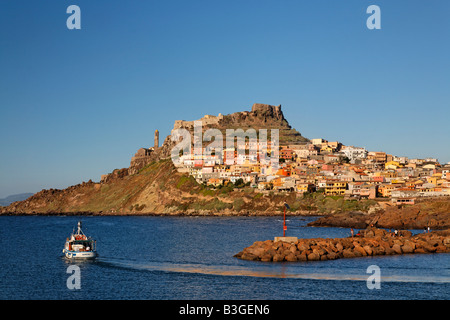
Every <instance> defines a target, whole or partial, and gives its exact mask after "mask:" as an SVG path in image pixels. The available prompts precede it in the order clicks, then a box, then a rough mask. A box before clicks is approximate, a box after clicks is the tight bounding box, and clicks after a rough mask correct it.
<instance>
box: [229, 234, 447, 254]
mask: <svg viewBox="0 0 450 320" xmlns="http://www.w3.org/2000/svg"><path fill="white" fill-rule="evenodd" d="M446 252H447V253H448V252H450V230H442V231H433V232H429V233H421V234H417V235H415V236H412V234H411V232H410V231H405V230H402V231H399V232H398V233H397V234H394V233H392V232H388V231H386V230H384V229H378V228H368V229H365V230H361V231H360V232H358V233H357V235H355V236H353V237H348V238H334V239H329V238H315V239H298V240H291V241H283V240H278V241H275V240H266V241H256V242H255V243H253V244H252V245H251V246H249V247H247V248H245V249H244V250H242V251H241V252H239V253H238V254H236V255H235V257H236V258H239V259H243V260H254V261H265V262H270V261H273V262H281V261H292V262H293V261H319V260H320V261H324V260H335V259H341V258H356V257H367V256H379V255H396V254H415V253H417V254H419V253H446Z"/></svg>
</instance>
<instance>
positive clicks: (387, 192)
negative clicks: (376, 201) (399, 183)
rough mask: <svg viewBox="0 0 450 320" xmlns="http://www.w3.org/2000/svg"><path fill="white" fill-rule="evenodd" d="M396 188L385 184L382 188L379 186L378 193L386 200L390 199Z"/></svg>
mask: <svg viewBox="0 0 450 320" xmlns="http://www.w3.org/2000/svg"><path fill="white" fill-rule="evenodd" d="M395 188H396V187H395V186H394V185H392V184H384V185H381V186H378V192H379V193H380V194H381V196H382V197H384V198H389V197H390V196H391V194H392V190H395Z"/></svg>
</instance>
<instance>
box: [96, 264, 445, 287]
mask: <svg viewBox="0 0 450 320" xmlns="http://www.w3.org/2000/svg"><path fill="white" fill-rule="evenodd" d="M97 263H99V264H100V265H104V266H109V267H116V268H125V269H132V270H145V271H163V272H177V273H197V274H209V275H216V276H245V277H262V278H293V279H311V280H312V279H314V280H340V281H342V280H352V281H367V278H368V277H369V275H370V274H369V273H363V274H361V269H360V268H359V269H348V268H347V270H345V271H344V272H342V271H341V272H336V270H335V269H331V268H323V269H317V268H314V267H310V268H308V267H303V268H302V267H299V266H298V264H301V263H278V264H274V263H268V264H265V263H262V264H263V265H262V266H255V265H252V266H249V267H243V266H224V265H202V264H176V263H161V262H148V263H139V262H135V261H125V260H121V259H113V258H98V259H97ZM319 263H321V262H319ZM322 263H323V262H322ZM295 264H297V266H295ZM317 271H320V272H317ZM386 271H387V272H388V270H384V272H386ZM395 271H396V272H395V273H397V274H393V273H392V272H391V274H390V275H386V276H382V277H381V281H382V282H429V283H450V277H448V276H442V275H441V276H424V275H405V274H403V272H404V270H403V271H402V270H395Z"/></svg>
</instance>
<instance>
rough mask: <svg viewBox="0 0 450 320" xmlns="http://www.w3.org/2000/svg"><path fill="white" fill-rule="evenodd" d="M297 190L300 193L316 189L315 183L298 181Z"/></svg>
mask: <svg viewBox="0 0 450 320" xmlns="http://www.w3.org/2000/svg"><path fill="white" fill-rule="evenodd" d="M296 190H297V192H298V193H309V192H313V191H314V184H313V183H297V185H296Z"/></svg>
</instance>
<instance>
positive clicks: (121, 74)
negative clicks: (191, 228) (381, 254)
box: [0, 0, 450, 197]
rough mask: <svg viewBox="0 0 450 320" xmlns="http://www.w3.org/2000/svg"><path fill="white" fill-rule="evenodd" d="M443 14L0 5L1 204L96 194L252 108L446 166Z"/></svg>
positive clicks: (335, 6)
mask: <svg viewBox="0 0 450 320" xmlns="http://www.w3.org/2000/svg"><path fill="white" fill-rule="evenodd" d="M71 4H76V5H78V6H79V7H80V8H81V30H68V29H67V27H66V19H67V18H68V17H69V15H68V14H67V13H66V9H67V7H68V6H69V5H71ZM371 4H376V5H378V6H379V7H380V9H381V30H369V29H367V27H366V20H367V18H368V17H369V14H367V13H366V9H367V7H368V6H369V5H371ZM449 14H450V2H448V1H444V0H441V1H438V0H435V1H425V0H421V1H400V0H398V1H380V0H371V1H368V0H367V1H364V0H346V1H301V0H292V1H290V0H281V1H279V0H278V1H275V0H271V1H268V0H239V1H238V0H226V1H225V0H215V1H211V0H208V1H204V0H192V1H171V0H164V1H137V0H135V1H133V0H131V1H83V0H74V1H70V2H68V1H62V0H48V1H44V0H43V1H31V0H29V1H21V0H3V1H2V3H1V8H0V70H1V73H0V119H1V126H0V135H1V140H0V150H1V160H0V197H3V196H7V195H10V194H15V193H20V192H37V191H39V190H41V189H43V188H46V189H47V188H65V187H67V186H70V185H73V184H77V183H80V182H82V181H87V180H89V179H92V180H94V181H98V180H99V179H100V175H101V174H105V173H108V172H111V171H112V170H114V169H115V168H123V167H128V166H129V161H130V158H131V156H132V155H133V154H134V153H135V151H136V150H137V149H138V148H140V147H148V146H152V144H153V132H154V130H155V129H158V130H159V131H160V132H161V134H160V135H161V137H162V138H161V140H163V138H164V137H165V136H167V135H168V134H169V133H170V130H171V128H172V126H173V122H174V121H175V120H177V119H183V120H195V119H198V118H200V117H202V116H203V115H204V114H213V115H217V114H218V113H223V114H229V113H232V112H236V111H243V110H250V108H251V105H252V104H253V103H255V102H258V103H268V104H274V105H278V104H281V105H282V110H283V112H284V114H285V117H286V118H287V119H288V121H289V122H290V124H291V125H292V126H293V127H294V128H296V129H297V130H298V131H300V132H301V133H302V134H303V135H304V136H306V137H308V138H318V137H321V138H325V139H328V140H333V141H334V140H338V141H341V142H342V143H344V144H346V145H356V146H363V147H366V148H367V149H369V150H371V151H385V152H388V153H392V154H395V155H404V156H408V157H422V158H423V157H437V158H438V159H439V160H440V161H441V162H448V161H450V143H449V141H450V129H449V124H448V123H449V121H450V108H449V107H450V103H449V101H450V90H449V89H450V59H449V57H450V41H449V39H450V19H449V18H448V17H449Z"/></svg>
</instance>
